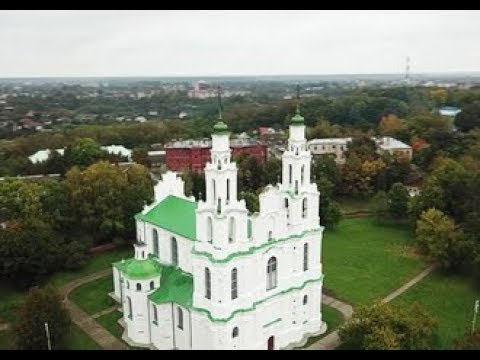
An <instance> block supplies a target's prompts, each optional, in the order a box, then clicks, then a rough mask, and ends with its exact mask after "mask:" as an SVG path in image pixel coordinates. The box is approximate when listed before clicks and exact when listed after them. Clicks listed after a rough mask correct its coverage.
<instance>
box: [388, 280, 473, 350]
mask: <svg viewBox="0 0 480 360" xmlns="http://www.w3.org/2000/svg"><path fill="white" fill-rule="evenodd" d="M475 299H480V289H475V288H474V287H473V286H472V284H471V283H470V282H469V281H468V280H466V279H464V278H460V277H458V276H445V275H442V274H440V273H433V274H430V275H429V276H428V277H426V278H425V279H423V280H422V281H421V282H419V283H418V284H416V285H414V286H413V287H412V288H410V289H409V290H407V291H406V292H405V293H403V294H402V295H400V296H399V297H398V298H396V299H395V300H393V303H394V304H410V303H413V302H419V303H421V304H422V305H423V306H424V307H425V308H426V309H427V310H428V311H429V312H430V314H431V315H432V316H434V317H435V318H436V319H437V321H438V325H439V336H440V339H439V344H438V347H439V348H440V349H448V348H452V344H453V340H454V339H455V338H458V337H461V336H463V334H464V333H465V332H467V331H470V329H471V326H472V316H473V306H474V302H475ZM477 323H478V322H477ZM477 327H478V328H480V324H478V326H477Z"/></svg>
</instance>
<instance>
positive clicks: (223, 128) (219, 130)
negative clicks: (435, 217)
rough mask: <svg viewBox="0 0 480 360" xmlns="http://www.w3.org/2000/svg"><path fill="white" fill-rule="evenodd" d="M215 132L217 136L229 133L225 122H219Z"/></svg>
mask: <svg viewBox="0 0 480 360" xmlns="http://www.w3.org/2000/svg"><path fill="white" fill-rule="evenodd" d="M213 132H214V133H216V134H221V133H226V132H228V126H227V124H225V123H224V122H223V121H219V122H217V123H216V124H215V125H214V126H213Z"/></svg>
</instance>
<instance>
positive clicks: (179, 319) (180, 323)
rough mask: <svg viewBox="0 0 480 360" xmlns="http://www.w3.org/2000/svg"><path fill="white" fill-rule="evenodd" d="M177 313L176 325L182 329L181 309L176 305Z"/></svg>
mask: <svg viewBox="0 0 480 360" xmlns="http://www.w3.org/2000/svg"><path fill="white" fill-rule="evenodd" d="M177 315H178V316H177V317H178V321H177V327H178V328H179V329H180V330H183V310H182V309H181V308H179V307H177Z"/></svg>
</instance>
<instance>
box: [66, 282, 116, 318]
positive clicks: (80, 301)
mask: <svg viewBox="0 0 480 360" xmlns="http://www.w3.org/2000/svg"><path fill="white" fill-rule="evenodd" d="M112 291H113V277H112V276H111V275H110V276H106V277H103V278H100V279H97V280H94V281H92V282H89V283H86V284H85V285H82V286H79V287H78V288H76V289H75V290H73V291H72V292H71V293H70V295H69V299H70V300H72V301H73V302H74V303H75V304H77V305H78V306H80V307H81V308H82V309H83V310H84V311H85V312H87V313H88V314H90V315H93V314H96V313H98V312H100V311H102V310H105V309H107V308H109V307H111V306H113V305H115V301H114V300H113V299H112V298H111V297H110V296H108V293H110V292H112Z"/></svg>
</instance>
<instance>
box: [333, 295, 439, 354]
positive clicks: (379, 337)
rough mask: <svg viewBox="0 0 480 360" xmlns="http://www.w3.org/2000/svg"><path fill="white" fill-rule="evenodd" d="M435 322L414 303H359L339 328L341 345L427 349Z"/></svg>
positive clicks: (376, 348) (348, 347)
mask: <svg viewBox="0 0 480 360" xmlns="http://www.w3.org/2000/svg"><path fill="white" fill-rule="evenodd" d="M436 328H437V324H436V321H435V320H433V319H432V318H431V316H430V315H429V314H428V313H427V312H426V311H425V309H423V308H422V307H421V306H420V305H419V304H417V303H415V304H413V305H411V306H408V307H407V306H395V305H392V304H388V303H376V304H374V305H371V306H360V307H359V308H358V309H356V311H355V312H354V313H353V317H352V318H351V319H350V321H349V322H348V323H346V324H345V325H344V326H343V327H342V328H340V331H339V336H340V339H341V340H342V342H343V345H342V347H344V348H346V349H352V350H393V349H395V350H420V349H422V350H427V349H430V348H431V347H432V345H433V343H434V341H435V335H436Z"/></svg>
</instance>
